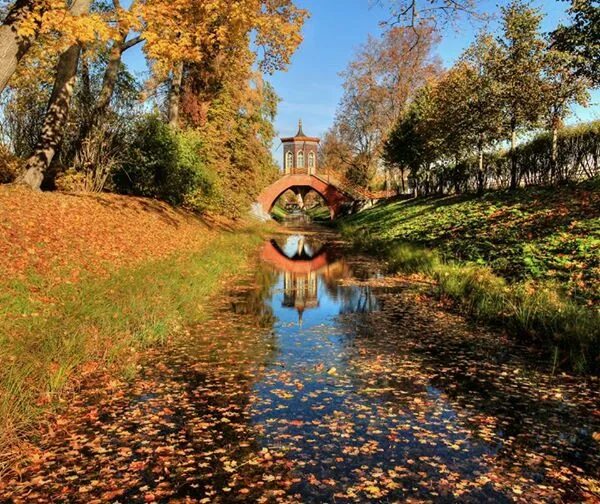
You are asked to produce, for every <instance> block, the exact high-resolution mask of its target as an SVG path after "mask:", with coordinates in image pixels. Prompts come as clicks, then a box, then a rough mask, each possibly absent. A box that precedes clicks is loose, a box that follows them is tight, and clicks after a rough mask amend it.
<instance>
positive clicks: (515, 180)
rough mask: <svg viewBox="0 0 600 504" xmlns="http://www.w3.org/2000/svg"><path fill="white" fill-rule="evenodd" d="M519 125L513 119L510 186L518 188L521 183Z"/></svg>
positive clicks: (511, 127)
mask: <svg viewBox="0 0 600 504" xmlns="http://www.w3.org/2000/svg"><path fill="white" fill-rule="evenodd" d="M516 148H517V125H516V122H515V121H514V120H513V121H512V122H511V125H510V188H511V189H516V188H517V186H518V185H519V176H518V175H519V174H518V168H517V155H516Z"/></svg>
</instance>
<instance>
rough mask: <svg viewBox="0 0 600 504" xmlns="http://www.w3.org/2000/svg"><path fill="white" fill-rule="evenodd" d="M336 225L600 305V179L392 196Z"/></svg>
mask: <svg viewBox="0 0 600 504" xmlns="http://www.w3.org/2000/svg"><path fill="white" fill-rule="evenodd" d="M341 222H342V225H343V226H344V227H345V228H346V229H347V230H348V231H352V232H354V231H360V232H362V233H363V234H364V233H365V232H368V234H369V238H370V239H374V240H377V241H381V242H384V243H387V242H392V241H403V242H407V243H411V244H415V245H421V246H424V247H427V248H434V249H436V250H437V251H438V252H439V254H440V255H441V256H442V257H444V258H447V259H452V260H461V261H468V262H474V263H476V264H480V265H486V266H489V267H490V268H491V269H492V270H493V271H494V273H496V274H497V275H499V276H501V277H503V278H506V279H508V280H512V281H514V280H527V279H534V280H553V281H555V282H556V284H557V285H560V289H561V290H562V291H563V292H564V294H565V295H566V296H568V297H569V298H571V299H574V300H576V301H578V302H580V303H582V304H598V303H599V302H600V290H599V289H598V281H599V280H600V179H597V180H593V181H589V182H585V183H582V184H579V185H573V186H566V187H561V188H560V189H556V188H549V189H544V188H526V189H521V190H518V191H514V192H511V191H499V192H490V193H487V194H485V195H483V196H474V195H464V196H448V197H444V198H439V197H437V198H434V197H432V198H419V199H416V200H408V201H396V202H391V203H387V204H381V205H378V206H376V207H374V208H372V209H369V210H367V211H364V212H361V213H359V214H356V215H353V216H350V217H348V218H345V219H343V220H342V221H341Z"/></svg>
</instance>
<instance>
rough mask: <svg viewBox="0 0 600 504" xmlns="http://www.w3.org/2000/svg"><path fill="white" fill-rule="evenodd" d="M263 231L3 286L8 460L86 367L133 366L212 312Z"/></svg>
mask: <svg viewBox="0 0 600 504" xmlns="http://www.w3.org/2000/svg"><path fill="white" fill-rule="evenodd" d="M261 240H262V238H261V236H260V232H259V230H258V229H250V228H247V229H245V230H240V231H237V232H236V233H234V234H233V233H232V234H228V233H223V234H221V235H218V237H217V238H215V239H214V240H213V241H212V242H210V243H209V244H208V245H207V246H206V248H204V249H203V250H200V251H197V252H194V253H186V254H179V255H175V256H172V257H170V258H168V259H161V260H155V261H150V262H146V263H144V264H142V265H141V266H139V267H136V268H124V269H121V270H118V271H115V272H114V273H113V274H111V275H110V276H109V277H108V278H98V277H96V276H92V275H88V276H87V277H84V278H82V279H81V280H80V281H79V282H77V283H61V284H58V285H55V286H52V285H48V284H47V282H46V280H45V279H44V278H42V277H39V276H36V275H33V274H32V275H29V276H28V277H27V278H26V279H24V280H18V281H11V282H10V283H8V284H5V285H3V288H2V289H1V290H0V306H1V307H2V308H1V312H0V360H1V362H2V363H3V366H2V368H1V370H0V467H1V464H2V462H6V461H7V459H8V458H9V457H11V456H13V455H14V454H11V452H10V449H11V447H13V448H14V447H15V446H16V442H17V441H18V440H20V439H21V440H22V439H26V438H28V437H30V436H31V434H32V433H33V432H35V425H36V424H37V422H39V420H40V419H41V417H42V415H43V414H44V413H45V412H48V411H49V410H53V409H56V408H60V406H61V405H62V404H63V403H64V402H65V399H66V398H68V396H69V393H70V392H71V391H72V390H73V388H74V387H76V385H77V383H78V381H79V380H80V379H82V377H83V376H85V375H86V374H88V373H91V372H98V371H100V372H104V373H106V374H107V375H109V376H114V375H115V374H117V375H120V376H121V377H125V378H127V377H132V376H133V375H135V371H136V368H137V362H138V358H139V352H140V351H141V350H143V349H144V348H148V347H150V346H153V345H159V344H162V343H164V342H165V341H166V340H167V338H168V337H169V336H172V335H176V334H177V332H178V331H179V330H180V329H181V328H182V327H183V325H184V324H187V323H190V322H195V321H198V320H201V319H202V318H203V317H206V316H207V313H208V304H207V300H208V299H209V298H210V296H211V295H213V294H214V293H215V292H217V291H218V290H219V289H220V288H221V287H222V286H223V284H224V279H225V278H226V277H227V275H228V274H230V273H231V272H232V271H233V272H235V271H239V268H240V267H241V265H242V264H243V263H244V262H245V261H246V260H247V258H248V256H249V254H250V252H251V251H252V250H254V249H255V248H256V246H257V245H258V243H260V241H261Z"/></svg>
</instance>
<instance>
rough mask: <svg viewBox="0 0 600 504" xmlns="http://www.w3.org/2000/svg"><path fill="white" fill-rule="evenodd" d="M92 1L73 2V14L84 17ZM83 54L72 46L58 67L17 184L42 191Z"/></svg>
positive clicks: (76, 45)
mask: <svg viewBox="0 0 600 504" xmlns="http://www.w3.org/2000/svg"><path fill="white" fill-rule="evenodd" d="M91 3H92V0H74V2H73V6H72V7H71V12H72V14H73V15H74V16H82V15H84V14H87V13H88V12H89V10H90V6H91ZM80 54H81V46H80V44H79V43H77V42H76V43H73V44H72V45H71V46H70V47H69V48H68V49H67V50H66V51H64V52H63V53H62V54H61V55H60V58H59V60H58V64H57V66H56V78H55V81H54V87H53V89H52V94H51V95H50V101H49V102H48V108H47V112H46V117H45V120H44V125H43V127H42V133H41V135H40V139H39V141H38V144H37V146H36V149H35V151H34V153H33V154H32V155H31V157H30V158H29V159H28V160H27V165H26V168H25V172H24V173H23V174H22V175H21V176H20V177H19V178H18V182H19V183H22V184H26V185H28V186H30V187H31V188H32V189H39V188H40V187H41V185H42V181H43V179H44V174H45V173H46V172H47V170H48V168H49V167H50V163H51V162H52V160H53V159H54V155H55V154H56V151H57V149H58V147H59V146H60V143H61V141H62V137H63V131H64V127H65V124H66V122H67V119H68V115H69V107H70V105H71V98H72V96H73V89H74V85H75V82H74V81H75V76H76V74H77V65H78V63H79V56H80Z"/></svg>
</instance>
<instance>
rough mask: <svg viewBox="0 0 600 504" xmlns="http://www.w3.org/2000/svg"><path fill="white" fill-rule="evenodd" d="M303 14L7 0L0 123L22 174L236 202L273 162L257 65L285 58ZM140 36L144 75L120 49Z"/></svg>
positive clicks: (267, 4) (28, 179)
mask: <svg viewBox="0 0 600 504" xmlns="http://www.w3.org/2000/svg"><path fill="white" fill-rule="evenodd" d="M305 17H306V12H305V11H303V10H301V9H298V8H296V6H295V5H294V4H293V1H292V0H233V1H231V0H229V1H225V0H206V1H202V2H196V1H193V0H169V1H166V0H153V1H152V2H149V1H143V0H132V1H130V2H127V3H126V4H125V3H124V4H121V2H120V1H119V0H110V1H108V0H72V1H70V2H66V1H64V0H47V1H36V0H17V1H16V2H12V3H10V4H9V5H8V6H7V8H6V16H5V17H4V21H3V24H2V26H1V27H0V68H1V69H2V71H1V72H0V92H2V132H1V133H2V140H3V143H4V150H5V151H10V152H11V153H12V154H14V155H15V156H17V157H18V158H21V159H23V160H24V162H23V163H21V165H20V166H18V171H19V173H17V174H16V177H17V180H18V181H20V182H22V183H25V184H27V185H29V186H31V187H33V188H40V187H42V186H43V187H47V188H52V187H55V186H56V185H57V184H58V185H63V186H65V185H66V186H71V187H72V186H74V185H75V186H77V188H83V189H86V190H102V189H105V188H107V187H108V188H112V189H114V190H118V191H121V192H127V193H132V194H141V195H149V196H157V197H163V198H165V199H168V200H169V201H172V202H174V203H184V204H189V205H191V206H193V207H195V208H200V207H202V208H205V207H206V206H211V205H212V206H215V207H217V208H216V209H217V210H219V211H225V212H228V213H233V214H235V213H239V212H240V211H241V208H242V206H244V204H245V203H246V201H244V197H243V196H245V197H246V198H247V199H249V198H251V197H252V196H253V194H252V192H253V189H254V190H255V191H257V190H258V189H259V186H260V185H261V183H264V181H265V179H268V178H269V177H272V176H273V174H274V173H275V172H276V168H275V165H274V163H273V160H272V158H271V155H270V146H271V142H272V139H273V137H274V134H275V132H274V130H273V126H272V121H273V118H274V116H275V113H276V106H277V101H278V100H277V97H276V95H275V93H274V91H273V89H272V88H271V87H270V86H269V85H268V84H267V83H265V82H264V81H263V78H262V75H263V74H265V73H272V72H274V71H276V70H281V69H284V68H285V67H286V66H287V64H288V63H289V59H290V57H291V54H292V53H293V52H294V51H295V49H296V48H297V46H298V45H299V43H300V42H301V35H300V29H301V27H302V24H303V22H304V19H305ZM135 47H139V48H140V49H141V52H142V54H143V56H144V57H145V59H146V64H147V67H148V72H147V73H146V74H145V75H144V76H143V79H141V80H140V79H139V78H138V76H134V75H133V74H132V73H131V72H130V71H129V70H128V68H127V67H126V65H125V64H124V63H123V56H124V55H125V54H126V53H127V52H128V51H132V50H134V49H133V48H135ZM6 165H8V164H6ZM17 165H18V163H17ZM11 166H14V163H13V164H12V165H11ZM6 177H7V175H6V174H5V178H6ZM254 186H256V187H254ZM242 188H243V191H242ZM246 195H247V196H246Z"/></svg>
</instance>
